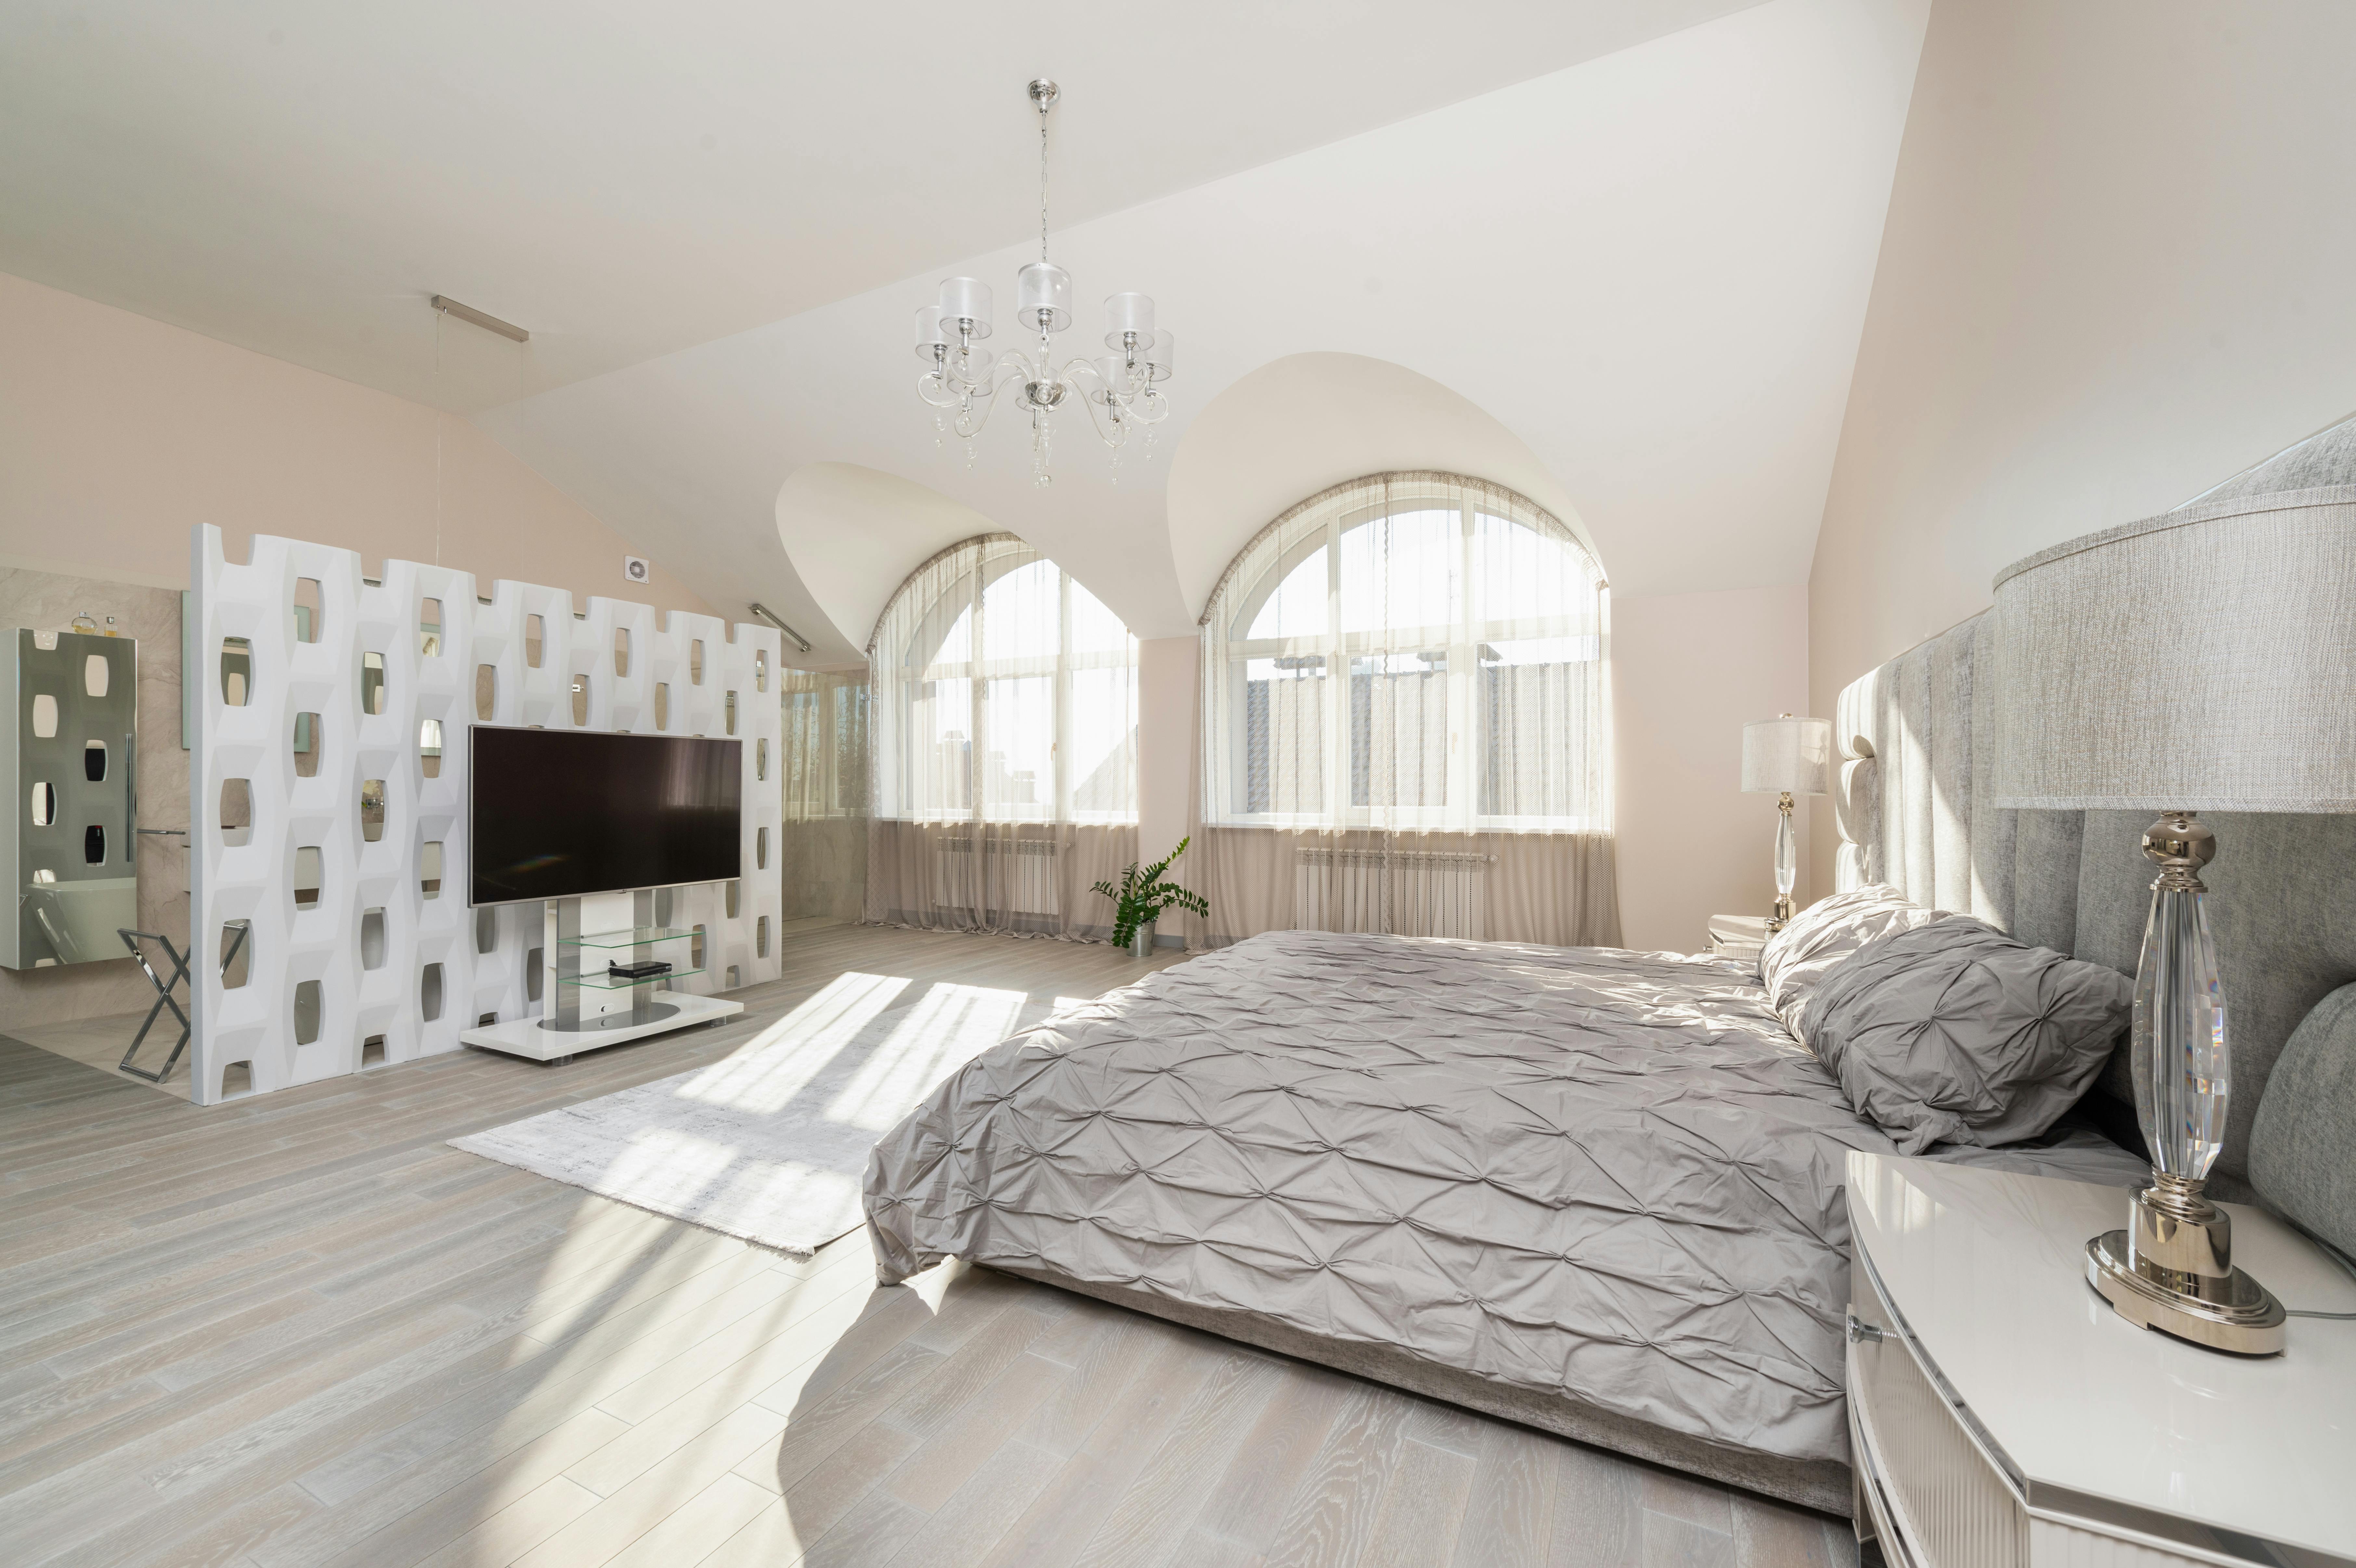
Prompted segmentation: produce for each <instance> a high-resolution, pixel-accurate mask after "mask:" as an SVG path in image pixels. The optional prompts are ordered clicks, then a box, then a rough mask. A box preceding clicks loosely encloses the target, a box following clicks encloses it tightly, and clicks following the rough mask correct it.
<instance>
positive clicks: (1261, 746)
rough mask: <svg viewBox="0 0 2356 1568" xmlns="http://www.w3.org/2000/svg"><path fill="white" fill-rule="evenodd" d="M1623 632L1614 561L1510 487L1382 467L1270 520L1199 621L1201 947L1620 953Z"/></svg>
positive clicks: (1194, 931) (1194, 932)
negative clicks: (1433, 940)
mask: <svg viewBox="0 0 2356 1568" xmlns="http://www.w3.org/2000/svg"><path fill="white" fill-rule="evenodd" d="M1609 630H1610V626H1609V608H1608V597H1607V589H1606V585H1605V583H1604V581H1603V577H1602V573H1601V571H1600V570H1599V569H1598V568H1597V566H1596V564H1595V560H1594V558H1593V556H1592V555H1591V554H1590V553H1589V551H1588V550H1587V549H1586V548H1585V547H1584V546H1583V545H1582V544H1581V543H1580V540H1579V539H1578V538H1577V536H1576V535H1574V534H1573V533H1572V532H1571V531H1570V530H1569V529H1568V528H1565V527H1564V526H1563V525H1562V524H1561V523H1560V522H1558V520H1556V519H1555V518H1554V517H1551V516H1549V515H1548V514H1547V513H1546V512H1545V511H1544V510H1542V509H1541V508H1539V507H1537V506H1535V505H1533V504H1532V503H1531V502H1529V501H1528V500H1526V499H1525V498H1524V497H1522V496H1517V495H1515V494H1514V493H1513V492H1512V491H1509V490H1505V489H1503V488H1501V487H1499V486H1496V485H1488V484H1485V483H1483V482H1481V481H1477V480H1471V479H1466V478H1463V477H1462V476H1459V475H1442V474H1428V473H1418V474H1387V475H1372V476H1370V477H1368V478H1365V479H1360V480H1354V481H1352V482H1350V483H1349V484H1346V485H1337V486H1335V487H1334V488H1333V489H1332V490H1329V491H1326V492H1324V493H1323V494H1322V495H1319V496H1312V497H1311V498H1310V499H1309V500H1308V501H1305V502H1303V503H1301V505H1300V506H1298V507H1293V508H1292V509H1291V510H1290V511H1289V512H1287V513H1285V514H1284V515H1283V516H1282V517H1279V518H1277V519H1276V520H1275V521H1274V522H1272V523H1270V524H1269V527H1268V528H1265V529H1263V530H1261V532H1260V533H1259V535H1258V537H1257V538H1255V539H1253V540H1252V542H1251V543H1250V544H1248V545H1247V546H1246V547H1245V548H1244V549H1243V551H1242V552H1241V553H1240V554H1239V555H1238V556H1237V558H1236V560H1235V562H1234V563H1233V564H1232V565H1231V566H1230V567H1229V568H1228V570H1227V573H1226V577H1225V579H1224V580H1223V581H1221V583H1220V585H1219V587H1218V589H1217V590H1216V591H1215V592H1214V594H1213V595H1212V599H1211V603H1210V606H1209V608H1208V609H1207V610H1206V611H1205V614H1204V619H1203V680H1202V686H1201V690H1202V694H1203V695H1202V706H1203V726H1202V731H1201V732H1202V736H1203V741H1202V746H1203V750H1202V757H1203V769H1202V777H1201V780H1200V784H1199V797H1198V805H1199V808H1200V811H1201V817H1202V822H1203V828H1202V832H1201V836H1200V837H1199V838H1198V839H1197V841H1196V846H1195V851H1194V853H1195V855H1197V856H1199V859H1198V860H1197V862H1196V864H1195V865H1194V867H1193V868H1192V883H1193V885H1194V886H1195V887H1196V888H1197V889H1198V890H1199V891H1202V892H1203V893H1204V895H1205V897H1206V898H1208V899H1209V901H1210V903H1211V914H1210V917H1209V918H1208V920H1205V921H1197V922H1193V923H1190V933H1189V934H1190V939H1193V940H1198V941H1202V942H1205V943H1207V944H1211V945H1219V944H1225V943H1227V942H1233V941H1236V940H1238V939H1240V938H1242V937H1244V936H1248V935H1251V934H1253V933H1257V932H1261V931H1269V930H1277V929H1283V928H1290V927H1306V928H1313V929H1323V930H1333V931H1376V932H1391V933H1398V934H1402V935H1446V936H1462V937H1467V938H1472V939H1475V940H1483V941H1510V942H1538V943H1547V944H1559V945H1570V946H1578V945H1614V944H1617V943H1618V942H1619V940H1620V920H1619V896H1618V886H1617V881H1616V875H1615V871H1614V860H1613V839H1612V797H1611V754H1610V736H1611V715H1610V709H1609V701H1610V681H1609V678H1608V670H1609V664H1608V659H1609V651H1610V646H1609Z"/></svg>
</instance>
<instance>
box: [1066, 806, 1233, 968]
mask: <svg viewBox="0 0 2356 1568" xmlns="http://www.w3.org/2000/svg"><path fill="white" fill-rule="evenodd" d="M1193 842H1194V839H1193V837H1191V836H1189V837H1184V838H1181V839H1180V840H1178V848H1175V849H1173V850H1171V851H1170V853H1168V854H1167V855H1164V856H1163V857H1162V859H1159V860H1156V861H1155V862H1153V864H1152V865H1151V866H1148V867H1147V868H1146V869H1144V870H1143V871H1140V870H1139V869H1137V862H1136V861H1134V860H1131V861H1130V863H1129V869H1128V870H1126V871H1123V872H1122V873H1121V876H1120V886H1119V887H1118V888H1116V887H1114V886H1113V885H1112V884H1111V883H1110V882H1098V884H1097V885H1096V887H1095V888H1094V889H1093V890H1092V891H1096V892H1099V893H1102V894H1104V896H1105V897H1107V898H1108V899H1110V900H1112V901H1113V916H1112V940H1113V945H1114V946H1116V947H1126V948H1128V949H1129V950H1130V954H1131V955H1134V956H1136V957H1139V958H1150V957H1151V956H1152V955H1153V922H1154V919H1155V917H1157V916H1159V915H1160V914H1161V913H1162V911H1163V910H1165V909H1169V908H1171V907H1172V906H1173V905H1175V906H1176V907H1177V908H1179V909H1183V910H1192V911H1193V912H1194V913H1196V914H1205V915H1206V914H1209V913H1210V912H1211V906H1210V904H1209V903H1207V902H1206V901H1205V900H1204V898H1203V895H1202V894H1200V893H1194V892H1189V891H1186V890H1185V889H1184V888H1182V887H1180V886H1178V884H1177V883H1175V882H1165V881H1163V880H1162V873H1163V872H1165V871H1167V870H1169V869H1170V862H1171V861H1173V860H1175V859H1177V858H1178V857H1179V856H1181V855H1183V854H1184V853H1185V852H1186V846H1187V845H1189V844H1191V843H1193Z"/></svg>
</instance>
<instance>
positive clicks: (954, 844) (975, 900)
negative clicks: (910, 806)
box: [933, 837, 1063, 915]
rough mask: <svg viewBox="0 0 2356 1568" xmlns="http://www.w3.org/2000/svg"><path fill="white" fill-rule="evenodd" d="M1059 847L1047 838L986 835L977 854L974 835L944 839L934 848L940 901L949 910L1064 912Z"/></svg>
mask: <svg viewBox="0 0 2356 1568" xmlns="http://www.w3.org/2000/svg"><path fill="white" fill-rule="evenodd" d="M1056 848H1057V846H1056V845H1055V841H1054V840H1052V839H1046V838H1013V839H1008V838H1000V839H994V840H988V839H986V840H983V841H982V843H981V848H980V853H979V854H977V853H976V852H975V841H974V840H973V839H972V838H970V837H966V838H944V839H942V840H941V841H940V844H939V846H938V848H936V849H935V850H934V852H933V853H934V861H933V869H934V872H935V874H936V875H937V877H938V878H939V879H940V889H941V897H940V902H941V903H942V904H943V905H944V906H945V907H947V908H950V909H971V910H1000V911H1003V912H1007V913H1010V914H1043V915H1057V914H1061V913H1062V912H1063V911H1062V907H1061V905H1062V901H1061V900H1060V899H1058V898H1057V897H1056V896H1055V850H1056Z"/></svg>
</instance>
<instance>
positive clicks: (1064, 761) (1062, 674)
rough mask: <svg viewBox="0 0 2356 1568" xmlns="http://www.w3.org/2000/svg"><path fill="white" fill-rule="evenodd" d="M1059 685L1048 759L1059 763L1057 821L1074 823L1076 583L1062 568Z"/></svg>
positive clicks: (1057, 655)
mask: <svg viewBox="0 0 2356 1568" xmlns="http://www.w3.org/2000/svg"><path fill="white" fill-rule="evenodd" d="M1055 627H1056V630H1055V696H1054V698H1053V699H1052V704H1051V705H1052V706H1053V708H1054V709H1055V711H1054V713H1053V714H1052V715H1051V716H1050V721H1051V722H1052V723H1053V724H1054V726H1055V739H1054V741H1051V742H1050V743H1049V749H1048V755H1049V756H1051V757H1053V758H1054V759H1055V821H1057V822H1069V821H1071V820H1072V776H1071V767H1070V762H1069V760H1070V757H1071V754H1072V745H1071V741H1072V580H1071V577H1070V575H1069V574H1068V573H1066V572H1065V571H1063V570H1062V569H1061V568H1058V569H1057V570H1056V572H1055Z"/></svg>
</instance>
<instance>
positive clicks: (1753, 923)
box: [1709, 914, 1767, 964]
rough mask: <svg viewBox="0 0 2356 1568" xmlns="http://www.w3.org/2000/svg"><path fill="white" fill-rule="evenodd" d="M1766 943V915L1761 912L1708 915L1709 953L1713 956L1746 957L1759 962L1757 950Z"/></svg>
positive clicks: (1754, 962) (1753, 961) (1752, 961)
mask: <svg viewBox="0 0 2356 1568" xmlns="http://www.w3.org/2000/svg"><path fill="white" fill-rule="evenodd" d="M1766 944H1767V917H1766V916H1765V915H1763V914H1714V915H1711V916H1710V917H1709V955H1710V956H1711V957H1713V958H1746V959H1749V960H1750V961H1751V963H1753V964H1756V963H1757V962H1759V950H1760V949H1761V948H1762V947H1764V946H1765V945H1766Z"/></svg>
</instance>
